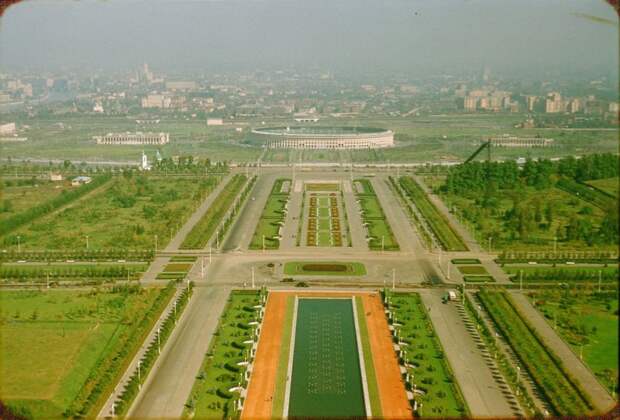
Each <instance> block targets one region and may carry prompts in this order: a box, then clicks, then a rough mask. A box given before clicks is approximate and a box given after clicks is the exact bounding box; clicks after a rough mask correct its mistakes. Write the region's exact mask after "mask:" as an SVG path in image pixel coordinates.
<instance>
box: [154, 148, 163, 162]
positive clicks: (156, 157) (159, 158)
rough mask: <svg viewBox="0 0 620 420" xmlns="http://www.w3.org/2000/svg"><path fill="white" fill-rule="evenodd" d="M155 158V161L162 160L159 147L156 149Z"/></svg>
mask: <svg viewBox="0 0 620 420" xmlns="http://www.w3.org/2000/svg"><path fill="white" fill-rule="evenodd" d="M155 159H157V162H161V160H162V157H161V153H159V149H157V154H156V155H155Z"/></svg>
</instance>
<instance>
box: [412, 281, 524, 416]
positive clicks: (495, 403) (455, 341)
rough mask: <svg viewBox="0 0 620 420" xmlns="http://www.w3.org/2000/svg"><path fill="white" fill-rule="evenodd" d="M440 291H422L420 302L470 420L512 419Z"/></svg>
mask: <svg viewBox="0 0 620 420" xmlns="http://www.w3.org/2000/svg"><path fill="white" fill-rule="evenodd" d="M443 293H444V291H442V290H422V291H420V296H421V297H422V302H423V303H424V305H425V306H426V307H427V308H428V309H429V310H428V314H429V316H430V319H431V321H432V322H433V326H434V328H435V331H436V333H437V336H438V337H439V341H441V344H442V346H443V347H444V349H445V351H446V357H447V358H448V361H449V362H450V366H451V367H452V370H453V371H454V376H455V377H456V380H457V382H458V384H459V386H460V388H461V392H462V393H463V396H464V398H465V401H466V402H467V406H468V407H469V411H470V414H471V416H472V417H504V418H507V417H512V416H514V412H513V411H514V410H513V409H512V408H511V406H510V404H509V402H508V399H507V398H506V396H505V395H504V394H503V393H502V389H501V388H500V386H499V385H498V384H497V383H496V381H495V379H494V378H493V372H492V371H491V369H490V368H489V366H488V365H487V364H486V362H485V359H484V357H483V355H482V352H481V350H480V349H479V348H478V347H477V344H476V342H475V341H474V339H473V338H472V337H471V335H470V334H469V333H468V331H467V329H466V326H465V324H464V323H463V320H462V319H461V317H460V315H459V313H458V311H457V307H456V304H455V303H454V302H450V303H447V304H444V303H442V302H441V296H442V294H443Z"/></svg>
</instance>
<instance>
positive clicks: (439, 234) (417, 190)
mask: <svg viewBox="0 0 620 420" xmlns="http://www.w3.org/2000/svg"><path fill="white" fill-rule="evenodd" d="M399 184H400V186H401V187H402V188H403V190H404V191H405V193H406V194H407V196H408V197H409V198H410V199H411V201H412V202H413V203H414V204H415V206H416V207H417V208H418V210H419V211H420V213H421V214H422V216H423V217H424V219H426V221H427V223H428V225H429V226H430V228H431V230H432V231H433V233H434V234H435V237H436V238H437V239H438V240H439V242H440V244H441V247H442V248H443V249H445V250H446V251H467V250H468V249H467V246H466V245H465V243H464V242H463V238H461V237H460V235H459V234H458V233H456V231H455V230H454V229H453V228H452V226H451V225H450V222H449V221H448V219H446V217H445V216H444V215H443V214H441V213H440V212H439V210H437V208H436V207H435V205H434V204H433V203H432V202H431V201H430V200H429V198H428V196H427V195H426V193H425V192H424V190H422V188H421V187H420V186H419V185H418V183H417V182H416V181H415V180H414V179H413V178H412V177H409V176H406V177H401V178H400V179H399Z"/></svg>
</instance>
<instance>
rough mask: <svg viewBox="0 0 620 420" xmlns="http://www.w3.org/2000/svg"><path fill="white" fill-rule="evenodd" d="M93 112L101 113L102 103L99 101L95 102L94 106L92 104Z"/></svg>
mask: <svg viewBox="0 0 620 420" xmlns="http://www.w3.org/2000/svg"><path fill="white" fill-rule="evenodd" d="M93 112H98V113H100V114H103V105H101V103H99V102H97V103H96V104H95V106H93Z"/></svg>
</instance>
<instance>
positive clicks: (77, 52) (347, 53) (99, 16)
mask: <svg viewBox="0 0 620 420" xmlns="http://www.w3.org/2000/svg"><path fill="white" fill-rule="evenodd" d="M579 13H582V14H588V15H594V16H598V17H602V18H606V19H608V20H611V21H612V22H613V23H612V24H605V23H600V22H595V21H593V20H591V19H587V18H584V17H582V16H577V15H576V14H579ZM144 61H146V62H148V63H149V64H150V65H151V68H153V69H155V70H163V71H196V70H198V71H200V70H203V69H204V70H208V71H213V70H215V71H217V70H227V69H230V70H246V69H253V68H262V69H269V68H271V69H272V68H279V67H289V68H290V67H295V68H308V67H312V68H319V69H324V70H331V71H335V72H356V73H364V72H369V73H380V72H399V73H403V74H411V75H413V76H414V77H415V76H425V75H428V74H436V73H441V72H442V71H444V70H446V71H459V70H471V69H476V68H482V67H483V66H484V65H488V66H489V67H490V68H492V69H493V70H494V71H497V72H500V73H501V72H508V71H512V72H513V73H517V74H518V73H519V72H524V74H525V73H530V74H537V73H540V72H542V70H543V69H544V70H557V69H563V70H566V71H570V72H604V73H606V74H607V75H610V76H614V75H616V74H617V73H616V72H617V67H618V18H617V16H616V14H615V12H614V11H613V9H612V8H611V7H609V6H608V5H606V4H605V3H604V2H603V1H598V0H583V1H582V0H579V1H576V0H549V1H547V0H458V1H457V0H428V1H417V0H406V1H404V0H222V1H184V0H168V1H163V0H145V1H137V0H108V1H96V2H95V1H64V0H56V1H44V0H31V1H27V2H24V3H21V4H18V5H16V6H12V7H10V8H9V9H8V10H7V12H6V13H5V15H4V16H3V17H2V21H1V26H0V65H1V66H2V68H5V69H13V68H32V69H37V70H45V69H49V70H58V69H61V68H63V67H64V68H68V69H71V68H76V67H81V68H86V69H93V68H98V67H101V68H104V69H120V70H125V69H128V68H130V67H135V66H137V65H139V64H140V63H142V62H144Z"/></svg>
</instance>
